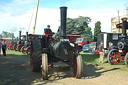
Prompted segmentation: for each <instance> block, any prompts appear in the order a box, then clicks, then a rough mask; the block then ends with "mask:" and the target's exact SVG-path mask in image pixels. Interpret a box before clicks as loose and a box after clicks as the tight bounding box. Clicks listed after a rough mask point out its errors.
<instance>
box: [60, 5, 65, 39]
mask: <svg viewBox="0 0 128 85" xmlns="http://www.w3.org/2000/svg"><path fill="white" fill-rule="evenodd" d="M60 18H61V31H60V39H66V19H67V7H65V6H63V7H60Z"/></svg>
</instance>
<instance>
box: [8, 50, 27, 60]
mask: <svg viewBox="0 0 128 85" xmlns="http://www.w3.org/2000/svg"><path fill="white" fill-rule="evenodd" d="M6 54H7V55H12V56H22V57H24V58H29V55H27V54H23V53H22V52H19V51H12V50H7V51H6Z"/></svg>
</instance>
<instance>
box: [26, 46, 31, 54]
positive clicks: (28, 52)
mask: <svg viewBox="0 0 128 85" xmlns="http://www.w3.org/2000/svg"><path fill="white" fill-rule="evenodd" d="M26 53H27V54H28V55H30V47H28V48H27V51H26Z"/></svg>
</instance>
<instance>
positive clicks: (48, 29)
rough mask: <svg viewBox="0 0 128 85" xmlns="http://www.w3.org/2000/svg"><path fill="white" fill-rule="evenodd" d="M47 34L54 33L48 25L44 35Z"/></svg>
mask: <svg viewBox="0 0 128 85" xmlns="http://www.w3.org/2000/svg"><path fill="white" fill-rule="evenodd" d="M47 32H52V30H51V29H50V25H47V28H45V29H44V35H45V34H46V33H47Z"/></svg>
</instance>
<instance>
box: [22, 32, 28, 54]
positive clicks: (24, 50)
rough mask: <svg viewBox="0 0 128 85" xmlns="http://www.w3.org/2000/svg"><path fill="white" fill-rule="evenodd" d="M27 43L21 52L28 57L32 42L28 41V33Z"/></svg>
mask: <svg viewBox="0 0 128 85" xmlns="http://www.w3.org/2000/svg"><path fill="white" fill-rule="evenodd" d="M25 38H26V39H25V43H24V45H23V46H22V48H21V52H22V53H23V54H25V53H27V54H28V55H29V54H30V40H28V32H26V36H25Z"/></svg>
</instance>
